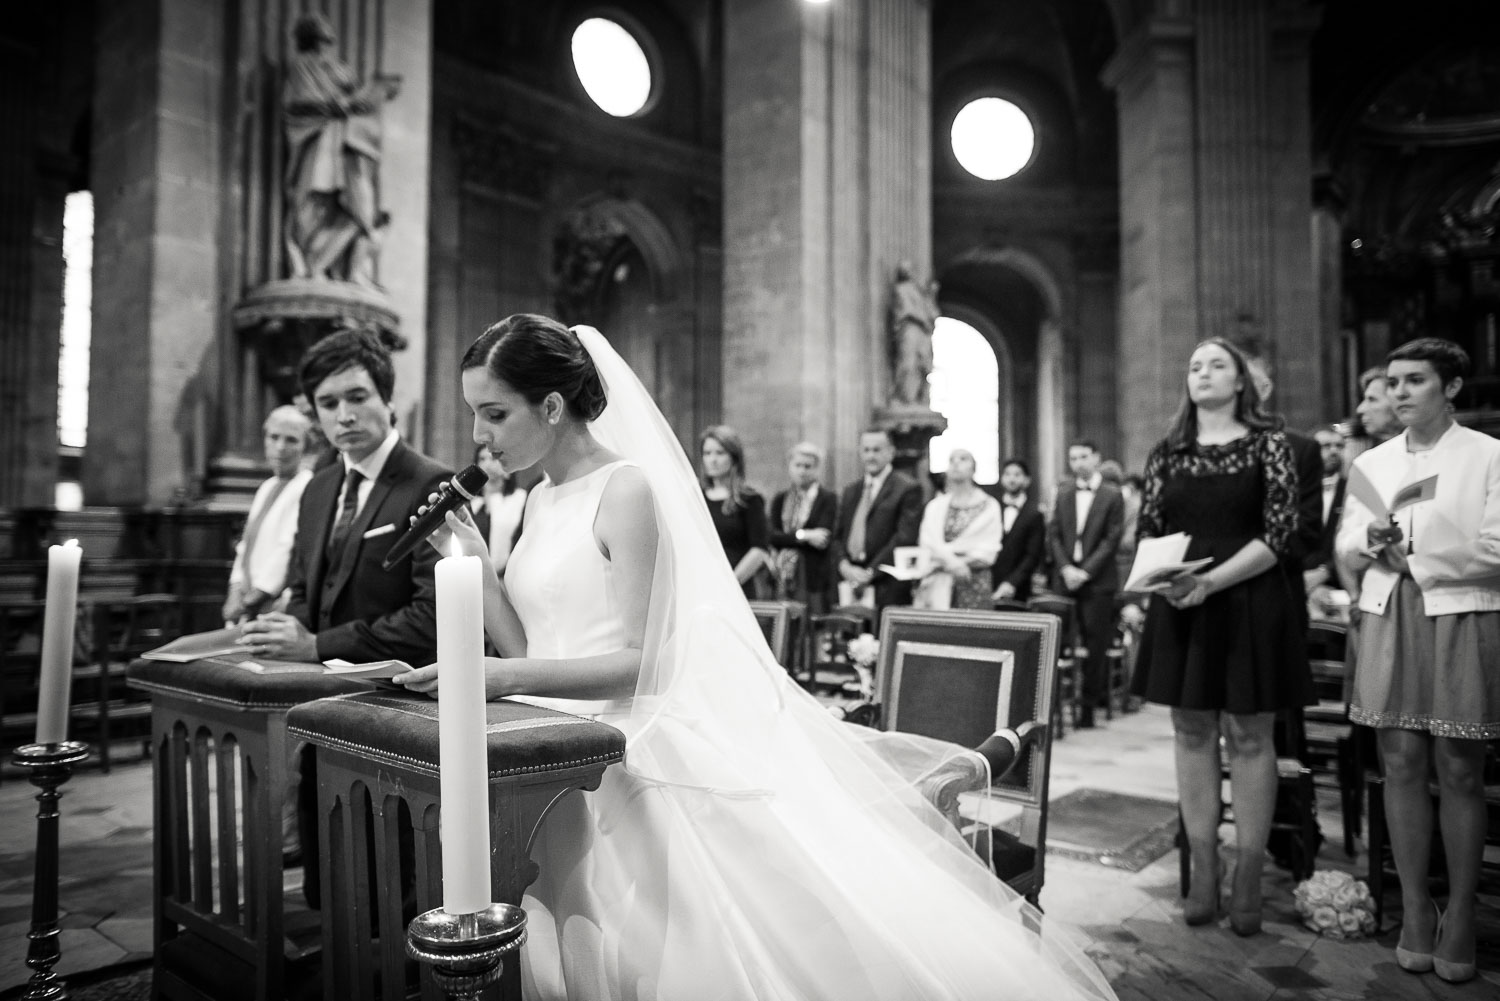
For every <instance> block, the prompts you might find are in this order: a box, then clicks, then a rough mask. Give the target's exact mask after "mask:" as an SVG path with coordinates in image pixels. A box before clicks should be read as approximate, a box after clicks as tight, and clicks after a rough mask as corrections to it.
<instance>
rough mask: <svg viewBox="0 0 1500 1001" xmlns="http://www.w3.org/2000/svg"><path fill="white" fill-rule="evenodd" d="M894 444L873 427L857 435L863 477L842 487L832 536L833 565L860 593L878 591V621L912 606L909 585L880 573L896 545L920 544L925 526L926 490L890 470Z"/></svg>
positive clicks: (892, 555) (876, 612)
mask: <svg viewBox="0 0 1500 1001" xmlns="http://www.w3.org/2000/svg"><path fill="white" fill-rule="evenodd" d="M895 457H896V445H895V442H893V441H892V440H891V436H890V432H888V431H885V430H883V429H881V428H871V429H869V430H866V431H865V432H864V433H863V434H861V435H860V436H859V460H860V464H861V465H862V466H863V467H864V476H863V477H861V478H860V479H859V480H856V481H855V482H853V483H851V484H849V485H848V486H847V487H845V488H844V495H843V497H842V498H841V500H840V503H839V520H838V529H837V531H835V532H834V536H833V538H834V551H833V559H834V565H835V566H837V567H838V572H839V578H840V579H841V580H843V581H845V582H846V583H848V584H850V585H851V586H852V587H853V588H854V590H855V592H856V595H860V594H863V592H864V591H865V589H866V588H873V589H874V601H875V618H876V623H877V624H878V623H879V621H880V613H881V611H882V610H883V609H885V608H886V607H887V606H889V605H909V604H911V584H909V583H907V582H905V581H899V580H896V579H895V578H893V577H891V576H889V575H888V574H885V573H882V572H881V571H880V570H879V569H878V568H879V567H880V566H881V564H890V563H892V562H893V561H894V559H895V552H896V547H897V546H914V545H916V544H917V529H918V528H920V527H921V524H922V488H921V487H920V486H918V485H917V482H916V481H915V480H913V479H912V478H911V477H909V476H907V475H906V474H904V473H900V472H897V471H896V470H895V469H894V468H892V466H891V460H893V459H894V458H895Z"/></svg>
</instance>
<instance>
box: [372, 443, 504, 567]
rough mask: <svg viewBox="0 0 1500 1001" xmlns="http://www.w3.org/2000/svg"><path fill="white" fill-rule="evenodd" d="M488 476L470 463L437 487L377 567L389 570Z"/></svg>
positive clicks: (409, 552) (437, 527)
mask: <svg viewBox="0 0 1500 1001" xmlns="http://www.w3.org/2000/svg"><path fill="white" fill-rule="evenodd" d="M488 479H489V476H488V475H487V474H486V473H485V471H484V470H482V469H480V468H479V467H478V466H470V467H469V468H468V469H465V470H464V471H463V472H461V473H459V474H458V475H457V476H455V477H453V479H451V480H449V481H448V482H447V483H444V484H443V485H442V486H440V487H438V499H437V500H435V501H433V502H432V506H431V507H429V508H428V509H427V510H426V511H423V512H422V513H421V514H420V515H419V516H418V517H417V520H416V522H415V523H414V524H413V525H412V526H411V527H410V528H408V529H407V530H406V534H405V535H403V536H401V538H399V539H397V540H396V544H395V545H394V546H392V547H391V551H390V552H388V553H386V555H385V560H384V561H383V562H382V563H381V564H380V565H381V567H382V568H384V569H386V570H389V569H390V568H391V567H393V566H395V565H396V564H397V563H399V562H401V561H402V560H403V559H405V558H406V557H407V556H409V555H411V551H412V550H413V549H415V548H417V546H419V545H421V543H422V541H423V540H424V539H426V538H427V537H428V536H429V535H431V534H432V533H433V532H436V531H437V530H438V529H439V528H441V527H442V526H443V516H444V515H446V514H447V513H448V512H449V511H453V510H456V509H457V508H458V506H459V505H460V504H463V503H464V502H465V501H471V500H473V499H474V498H475V496H477V495H478V494H479V492H480V491H481V490H483V489H484V484H485V481H487V480H488Z"/></svg>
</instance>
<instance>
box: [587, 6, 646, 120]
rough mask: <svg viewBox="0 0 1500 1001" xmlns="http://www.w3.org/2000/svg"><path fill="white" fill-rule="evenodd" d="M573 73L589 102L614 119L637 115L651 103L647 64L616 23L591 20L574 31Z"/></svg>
mask: <svg viewBox="0 0 1500 1001" xmlns="http://www.w3.org/2000/svg"><path fill="white" fill-rule="evenodd" d="M573 69H574V70H575V71H576V72H577V73H578V81H579V82H580V83H582V84H583V89H584V92H585V93H587V94H588V96H589V99H590V100H592V101H593V102H594V103H595V104H597V105H598V106H599V108H600V109H601V110H603V111H604V112H606V113H608V114H611V115H614V116H615V117H616V118H629V117H630V116H631V115H635V114H639V113H640V111H641V109H642V108H644V107H645V106H646V102H647V101H649V100H650V99H651V61H650V60H649V59H647V58H646V50H645V49H644V48H642V47H641V43H640V42H639V41H637V40H636V37H635V36H634V35H632V34H631V33H630V32H629V30H627V29H626V28H625V27H624V26H623V25H621V24H619V23H618V22H616V21H611V20H609V19H607V18H603V17H591V18H589V19H588V20H586V21H584V22H583V23H582V24H580V25H579V26H578V27H577V28H576V29H574V31H573Z"/></svg>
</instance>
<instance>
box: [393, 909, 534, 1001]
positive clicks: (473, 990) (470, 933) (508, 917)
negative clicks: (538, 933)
mask: <svg viewBox="0 0 1500 1001" xmlns="http://www.w3.org/2000/svg"><path fill="white" fill-rule="evenodd" d="M525 941H526V912H525V911H524V910H522V909H521V908H519V907H516V906H515V905H514V904H491V905H490V906H489V907H487V908H485V909H484V910H482V911H478V912H476V913H474V914H449V913H448V912H447V911H445V910H443V909H442V908H441V907H439V908H435V909H433V910H430V911H428V912H426V913H425V914H418V915H417V916H416V917H415V918H413V919H412V922H411V924H409V925H407V927H406V954H407V955H408V956H410V957H411V958H412V959H415V960H416V961H417V962H419V963H429V964H431V966H432V979H433V980H434V981H436V982H437V985H438V987H439V988H441V989H442V990H443V992H444V993H445V994H447V995H448V997H450V998H452V999H453V1001H469V999H476V998H478V997H479V992H480V991H482V990H484V989H485V988H486V987H488V986H489V985H490V984H492V983H494V982H495V981H496V980H499V979H500V973H501V970H502V968H503V965H504V963H505V957H506V956H507V955H508V954H509V953H512V952H514V951H515V950H517V949H519V948H520V947H521V943H523V942H525Z"/></svg>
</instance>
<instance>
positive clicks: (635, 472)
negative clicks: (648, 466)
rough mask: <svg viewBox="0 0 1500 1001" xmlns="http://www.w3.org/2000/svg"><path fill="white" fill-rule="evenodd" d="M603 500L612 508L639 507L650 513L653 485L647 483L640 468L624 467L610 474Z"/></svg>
mask: <svg viewBox="0 0 1500 1001" xmlns="http://www.w3.org/2000/svg"><path fill="white" fill-rule="evenodd" d="M601 500H602V502H603V503H604V504H608V505H610V506H615V505H618V506H620V507H623V508H633V507H637V506H639V507H641V508H642V509H643V510H644V511H646V512H647V513H649V512H650V511H651V484H650V483H648V482H647V481H646V474H645V473H643V472H642V471H641V468H640V467H639V466H633V465H623V466H621V467H620V468H619V469H616V470H615V471H614V472H612V473H610V474H609V482H608V483H606V484H605V485H604V496H603V497H602V498H601Z"/></svg>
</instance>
